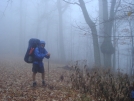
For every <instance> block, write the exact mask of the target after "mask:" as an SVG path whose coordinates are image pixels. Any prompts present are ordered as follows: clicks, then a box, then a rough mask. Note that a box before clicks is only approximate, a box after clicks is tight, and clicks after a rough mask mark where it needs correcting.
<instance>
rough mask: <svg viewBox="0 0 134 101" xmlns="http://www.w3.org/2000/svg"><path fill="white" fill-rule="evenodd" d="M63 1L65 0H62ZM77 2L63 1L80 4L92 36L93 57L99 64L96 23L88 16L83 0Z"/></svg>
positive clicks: (98, 64)
mask: <svg viewBox="0 0 134 101" xmlns="http://www.w3.org/2000/svg"><path fill="white" fill-rule="evenodd" d="M63 1H65V0H63ZM78 1H79V3H77V2H74V3H71V2H69V1H65V2H67V3H70V4H77V5H79V6H80V8H81V10H82V13H83V15H84V18H85V21H86V23H87V24H88V26H89V28H90V29H91V32H92V33H91V34H92V38H93V46H94V59H95V65H97V66H100V65H101V62H100V51H99V44H98V35H97V29H96V25H95V23H94V22H93V20H92V19H91V18H90V16H89V14H88V11H87V8H86V6H85V2H84V1H83V0H78Z"/></svg>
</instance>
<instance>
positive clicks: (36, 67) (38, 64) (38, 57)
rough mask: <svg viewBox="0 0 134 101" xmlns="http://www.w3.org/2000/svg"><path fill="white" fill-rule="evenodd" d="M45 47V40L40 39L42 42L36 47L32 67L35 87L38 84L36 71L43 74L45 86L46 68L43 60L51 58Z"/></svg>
mask: <svg viewBox="0 0 134 101" xmlns="http://www.w3.org/2000/svg"><path fill="white" fill-rule="evenodd" d="M44 47H45V41H40V44H39V46H38V47H36V48H35V51H34V61H33V68H32V72H33V75H32V78H33V87H35V86H36V85H37V83H36V79H35V77H36V73H37V72H38V73H41V74H42V85H43V86H45V80H44V79H45V70H44V64H43V62H42V60H43V59H44V57H45V58H47V59H49V58H50V53H48V52H47V51H46V49H45V48H44Z"/></svg>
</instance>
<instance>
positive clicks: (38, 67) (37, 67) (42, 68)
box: [32, 64, 44, 73]
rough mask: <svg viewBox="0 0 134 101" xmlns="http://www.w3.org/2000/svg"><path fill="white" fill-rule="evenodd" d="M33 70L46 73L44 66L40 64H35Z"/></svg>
mask: <svg viewBox="0 0 134 101" xmlns="http://www.w3.org/2000/svg"><path fill="white" fill-rule="evenodd" d="M32 71H33V73H37V72H39V73H44V66H42V67H40V66H39V65H38V64H33V68H32Z"/></svg>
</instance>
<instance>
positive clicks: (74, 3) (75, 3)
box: [63, 0, 80, 6]
mask: <svg viewBox="0 0 134 101" xmlns="http://www.w3.org/2000/svg"><path fill="white" fill-rule="evenodd" d="M63 1H64V2H66V3H68V4H73V5H78V6H80V4H79V3H77V2H73V3H72V2H69V1H66V0H63Z"/></svg>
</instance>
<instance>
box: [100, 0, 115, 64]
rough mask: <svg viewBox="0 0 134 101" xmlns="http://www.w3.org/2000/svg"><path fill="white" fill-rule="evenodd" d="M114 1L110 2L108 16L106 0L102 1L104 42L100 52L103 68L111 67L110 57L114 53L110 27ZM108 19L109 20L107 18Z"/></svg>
mask: <svg viewBox="0 0 134 101" xmlns="http://www.w3.org/2000/svg"><path fill="white" fill-rule="evenodd" d="M115 4H116V0H112V1H111V9H110V13H109V14H110V15H109V16H108V2H107V0H103V5H102V6H103V22H104V35H105V37H104V41H103V43H102V45H101V52H102V53H103V56H104V66H105V67H112V65H111V55H112V54H113V53H114V47H113V45H112V42H111V35H112V26H113V18H114V8H115ZM108 17H109V18H108Z"/></svg>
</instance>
